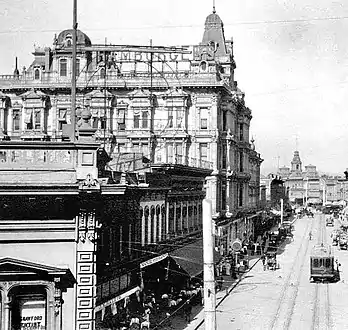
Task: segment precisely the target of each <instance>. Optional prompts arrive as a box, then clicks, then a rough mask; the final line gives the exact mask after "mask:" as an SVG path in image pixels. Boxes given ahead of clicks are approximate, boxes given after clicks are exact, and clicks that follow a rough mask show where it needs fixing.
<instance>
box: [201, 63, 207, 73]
mask: <svg viewBox="0 0 348 330" xmlns="http://www.w3.org/2000/svg"><path fill="white" fill-rule="evenodd" d="M200 67H201V71H207V62H205V61H202V62H201V64H200Z"/></svg>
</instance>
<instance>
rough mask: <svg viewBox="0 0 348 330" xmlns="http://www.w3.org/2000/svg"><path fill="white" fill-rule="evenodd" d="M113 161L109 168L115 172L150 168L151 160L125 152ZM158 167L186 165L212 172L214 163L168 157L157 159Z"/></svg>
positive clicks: (116, 154) (135, 153)
mask: <svg viewBox="0 0 348 330" xmlns="http://www.w3.org/2000/svg"><path fill="white" fill-rule="evenodd" d="M112 158H113V161H112V163H111V164H109V166H110V167H111V168H112V169H113V170H114V171H124V170H127V171H137V170H140V169H144V168H145V167H148V166H149V163H150V161H149V159H148V158H147V157H145V156H144V154H143V153H137V152H124V153H115V154H114V155H112ZM154 164H156V165H161V164H163V165H168V164H173V165H184V166H189V167H196V168H203V169H208V170H212V169H213V163H212V162H209V161H207V160H202V159H198V158H192V157H187V156H182V155H175V156H168V157H167V159H163V160H162V159H161V158H160V157H157V160H156V161H155V162H154Z"/></svg>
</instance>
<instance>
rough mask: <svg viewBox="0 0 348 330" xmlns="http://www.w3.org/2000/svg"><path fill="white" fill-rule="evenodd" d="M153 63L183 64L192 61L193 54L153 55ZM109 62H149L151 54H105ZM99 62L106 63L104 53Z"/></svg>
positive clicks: (122, 52) (123, 52)
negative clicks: (182, 62)
mask: <svg viewBox="0 0 348 330" xmlns="http://www.w3.org/2000/svg"><path fill="white" fill-rule="evenodd" d="M152 54H153V56H152V61H153V62H177V61H178V62H181V61H189V60H192V56H191V54H183V53H152ZM105 56H106V60H107V62H149V61H150V60H151V53H147V52H131V51H115V52H110V51H109V52H106V53H105ZM97 59H98V60H97V62H98V63H100V62H102V61H104V52H99V54H98V56H97Z"/></svg>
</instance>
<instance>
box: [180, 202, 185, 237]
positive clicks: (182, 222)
mask: <svg viewBox="0 0 348 330" xmlns="http://www.w3.org/2000/svg"><path fill="white" fill-rule="evenodd" d="M182 208H183V202H182V200H181V201H180V230H181V233H183V232H184V218H183V216H182V214H183V213H182Z"/></svg>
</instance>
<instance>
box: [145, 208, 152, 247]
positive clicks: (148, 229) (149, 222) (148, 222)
mask: <svg viewBox="0 0 348 330" xmlns="http://www.w3.org/2000/svg"><path fill="white" fill-rule="evenodd" d="M151 216H152V214H151V209H149V216H148V217H147V219H145V221H147V243H148V244H150V243H152V242H151V230H152V227H151V225H152V222H151V221H152V219H151Z"/></svg>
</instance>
